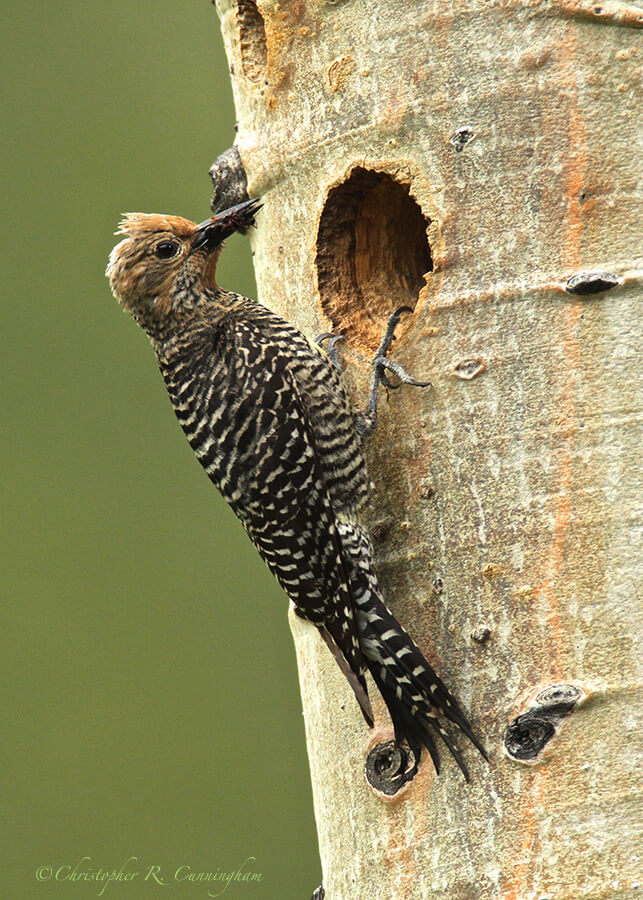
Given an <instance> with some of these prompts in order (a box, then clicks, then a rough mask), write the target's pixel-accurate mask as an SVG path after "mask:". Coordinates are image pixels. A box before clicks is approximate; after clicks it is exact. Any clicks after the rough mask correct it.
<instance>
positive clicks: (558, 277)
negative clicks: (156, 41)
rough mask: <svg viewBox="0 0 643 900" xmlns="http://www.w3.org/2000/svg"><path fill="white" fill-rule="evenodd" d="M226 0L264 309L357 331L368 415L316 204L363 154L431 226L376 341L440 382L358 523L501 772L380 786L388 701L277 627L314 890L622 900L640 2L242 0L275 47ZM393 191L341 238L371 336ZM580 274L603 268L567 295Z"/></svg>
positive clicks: (419, 405)
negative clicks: (408, 306) (300, 717)
mask: <svg viewBox="0 0 643 900" xmlns="http://www.w3.org/2000/svg"><path fill="white" fill-rule="evenodd" d="M242 5H243V7H244V9H245V10H246V12H245V19H244V21H246V22H248V21H252V22H254V23H255V27H256V22H257V21H258V20H257V17H256V16H254V13H252V15H251V14H249V13H248V12H247V9H246V8H247V7H248V5H249V4H248V2H244V4H242ZM217 7H218V10H219V13H220V15H221V22H222V28H223V35H224V39H225V43H226V48H227V53H228V57H229V60H230V63H231V66H232V69H233V78H232V81H233V88H234V95H235V102H236V106H237V112H238V119H239V136H238V148H239V151H240V154H241V157H242V160H243V162H244V165H245V168H246V171H247V175H248V190H249V194H250V196H258V195H261V196H262V198H263V202H264V204H265V206H264V209H263V210H262V213H261V215H260V220H259V225H258V230H257V233H256V236H255V238H254V249H255V253H256V259H255V262H256V272H257V281H258V285H259V291H260V298H259V299H260V300H261V301H262V302H263V303H265V304H266V305H267V306H269V307H271V308H273V309H275V310H277V311H278V312H279V313H281V314H282V315H284V316H285V317H286V318H288V319H290V320H291V321H293V322H295V323H296V324H297V325H299V326H300V327H301V328H302V329H303V330H304V331H306V332H307V333H308V334H309V335H311V336H314V335H315V334H317V333H320V332H324V331H328V330H329V329H331V328H332V327H334V328H335V330H337V331H341V330H342V328H343V326H345V331H346V333H347V334H348V335H349V336H350V335H352V336H353V337H354V340H352V341H351V342H349V343H348V344H344V345H342V359H343V365H344V366H345V367H346V377H347V379H348V381H349V384H350V386H351V389H352V391H353V396H354V398H355V403H356V404H357V405H360V404H363V403H364V401H365V396H366V388H367V383H368V376H369V370H368V357H369V353H368V349H367V348H368V347H370V346H374V344H373V340H374V336H375V335H376V333H377V329H376V328H375V325H373V327H372V329H371V331H369V327H370V326H368V323H367V324H366V325H365V326H364V327H363V328H362V325H360V324H359V323H360V322H364V321H365V320H366V318H368V317H365V316H364V311H363V309H361V308H355V309H352V310H351V308H350V302H349V303H348V304H347V303H346V302H343V303H340V304H338V306H337V313H336V321H335V322H331V321H329V319H328V318H327V317H326V315H325V313H324V309H326V311H328V309H329V307H328V306H327V304H325V305H324V306H322V298H321V297H320V285H319V272H318V268H317V260H318V258H319V256H320V249H321V250H322V251H323V253H322V256H323V255H324V253H325V259H326V270H325V271H326V272H327V271H328V259H329V250H333V246H331V247H330V248H329V247H328V246H326V247H321V248H320V246H319V239H320V230H319V224H320V221H321V220H322V217H323V215H324V209H325V204H326V203H327V199H328V196H329V194H330V193H331V192H332V191H333V190H334V189H336V188H337V187H338V186H340V187H341V185H342V184H343V183H344V182H346V181H347V179H349V177H350V175H351V173H352V172H353V171H354V170H355V169H357V168H361V169H366V170H372V171H374V172H378V173H386V174H387V175H388V176H389V177H390V178H392V179H393V180H394V181H395V182H397V183H398V184H399V185H401V186H402V187H403V190H404V191H405V192H406V193H407V194H408V196H409V197H410V198H412V199H413V202H414V203H416V204H417V205H418V206H419V207H420V209H421V210H422V213H423V215H424V217H425V218H426V220H427V222H428V224H427V231H426V234H427V237H428V242H429V245H430V258H431V263H432V270H431V271H429V272H428V273H424V274H426V278H424V279H423V281H424V286H423V287H421V290H419V296H418V297H417V298H416V303H415V310H414V313H413V315H412V316H411V317H409V319H408V320H407V322H406V323H405V327H404V328H401V329H400V332H399V338H398V340H397V342H396V344H395V347H394V356H395V359H397V360H398V361H399V362H401V363H402V364H403V365H404V366H405V367H407V369H408V371H410V372H411V373H412V374H414V375H415V376H416V377H418V378H429V379H430V380H431V383H432V387H431V388H429V389H426V390H424V391H417V390H413V389H410V388H402V389H400V390H399V391H394V392H391V393H390V396H389V398H388V402H387V401H386V400H385V401H384V402H383V403H382V406H381V417H380V425H379V428H378V431H377V433H376V435H375V436H374V437H373V438H372V439H371V441H370V443H369V446H368V461H369V469H370V474H371V478H372V479H373V482H374V489H373V492H372V503H371V508H370V511H369V514H368V515H369V524H370V525H371V526H372V533H373V535H374V537H375V542H376V549H377V554H378V555H377V561H378V572H379V575H380V577H381V580H382V584H383V587H384V589H385V592H386V595H387V597H388V599H389V602H390V604H391V607H392V609H393V611H394V612H395V613H396V615H397V617H398V618H399V619H400V621H401V622H402V623H403V624H404V625H405V626H406V627H408V629H409V631H410V632H411V634H412V635H413V636H414V637H415V639H416V640H417V641H418V643H419V645H420V647H421V648H422V649H423V651H424V653H425V655H426V656H427V658H428V660H429V661H430V662H431V663H432V664H434V665H435V667H436V669H437V671H438V672H439V673H440V674H441V675H442V676H443V677H444V679H445V681H446V682H447V684H448V685H449V686H450V687H451V688H452V689H453V690H454V691H455V693H456V695H457V696H458V697H459V698H460V699H461V701H462V704H463V706H464V708H465V709H466V710H467V711H468V712H469V713H470V715H471V719H472V721H473V723H474V725H475V726H476V727H477V729H478V731H479V733H481V734H482V735H484V738H485V741H486V744H487V747H488V749H489V751H490V756H491V764H490V765H489V766H486V765H485V764H484V763H483V762H482V761H481V760H480V759H479V758H476V755H475V752H474V751H472V749H471V748H468V747H465V748H463V749H464V753H465V756H466V758H467V762H468V764H469V766H470V769H471V772H472V784H471V785H469V786H467V785H465V784H464V783H463V782H462V779H461V778H460V777H459V775H458V772H457V770H456V768H455V766H454V765H453V764H452V763H450V762H448V763H446V764H445V766H444V771H443V773H442V775H441V776H440V777H439V778H436V777H435V775H434V773H433V771H432V768H431V765H430V762H426V761H425V763H424V764H423V766H422V767H421V770H420V772H419V774H418V775H417V776H416V778H415V779H414V780H413V782H412V783H411V784H410V785H409V786H407V787H406V788H405V789H404V790H403V791H402V792H401V793H400V794H399V795H397V797H396V798H395V799H393V800H389V801H385V800H383V799H381V798H380V797H379V796H376V795H375V794H374V792H373V791H372V790H371V788H370V787H369V786H368V784H367V783H366V781H365V778H364V762H365V759H366V755H367V753H368V750H369V749H370V748H371V747H372V746H373V744H374V743H376V741H377V740H385V739H388V738H389V737H390V736H391V730H390V728H389V727H388V725H387V720H386V717H385V714H384V708H383V703H381V702H380V701H379V698H375V704H374V705H375V711H376V715H377V716H378V721H377V723H376V731H375V732H374V733H369V732H368V730H367V729H366V728H365V726H364V723H363V720H362V718H361V716H360V713H359V710H358V708H357V706H356V704H355V702H354V700H353V698H352V696H351V695H350V688H349V687H348V685H347V684H346V682H345V679H344V678H343V676H342V675H341V673H340V672H339V670H338V669H337V666H336V664H335V662H334V660H333V659H332V658H331V656H330V654H329V653H328V651H327V649H326V647H325V646H324V644H323V642H322V641H321V640H320V639H319V636H318V634H317V633H316V631H315V629H314V628H313V627H311V626H307V625H305V624H304V623H302V622H301V621H300V620H295V619H294V617H293V621H292V622H291V626H292V629H293V633H294V636H295V644H296V648H297V656H298V660H299V666H300V675H301V685H302V696H303V703H304V712H305V718H306V729H307V738H308V750H309V755H310V764H311V774H312V780H313V789H314V798H315V810H316V817H317V824H318V831H319V842H320V852H321V858H322V864H323V870H324V885H325V888H326V896H327V898H328V900H362V898H364V900H365V898H368V900H372V898H374V897H378V898H379V897H383V898H384V897H385V898H399V900H429V898H444V897H448V898H450V900H458V898H461V900H487V898H494V900H496V898H498V900H545V898H551V900H554V898H556V900H562V898H569V900H571V898H598V897H601V898H603V897H613V898H619V900H626V898H630V897H634V896H638V892H639V882H641V881H643V877H642V876H641V858H640V857H641V854H640V852H638V853H637V851H636V849H635V832H636V821H637V814H636V809H637V806H638V807H639V808H640V793H641V792H640V787H641V785H640V774H638V775H637V769H636V760H637V752H638V751H639V749H640V747H639V746H637V742H638V730H637V724H636V723H637V713H638V712H639V710H640V696H641V691H640V673H639V671H638V670H637V660H638V658H640V651H639V650H638V649H637V637H638V636H639V635H640V634H641V613H640V606H639V605H638V603H637V589H638V588H639V586H640V574H641V563H640V554H637V545H636V538H637V534H639V533H640V532H639V530H637V529H639V528H640V520H639V519H638V518H637V487H638V480H637V472H638V470H640V462H639V461H640V456H641V452H640V447H641V429H640V424H639V423H640V420H641V393H640V381H639V383H638V384H637V376H640V372H641V366H640V362H639V359H640V346H641V334H640V325H639V321H640V316H637V315H636V313H637V306H638V305H640V300H641V289H640V283H641V281H640V280H641V268H642V265H641V260H640V258H639V259H637V258H636V256H635V253H636V250H635V248H636V246H637V234H636V225H637V221H638V218H637V209H640V204H641V197H640V193H637V183H640V168H641V158H642V154H641V153H640V148H639V150H638V152H637V151H636V141H637V129H638V130H639V132H640V127H641V112H640V111H641V109H643V103H642V102H641V100H642V98H641V96H640V82H639V80H638V79H639V77H640V62H641V58H642V56H641V47H640V31H638V30H635V28H637V27H638V25H639V24H640V7H638V6H637V5H636V4H628V5H626V4H618V3H611V2H610V3H605V4H601V6H600V9H601V10H602V12H601V13H598V12H596V10H597V9H599V7H598V6H597V5H596V4H587V5H583V4H580V3H570V2H562V0H560V2H552V3H547V2H545V0H523V2H501V0H495V2H477V0H473V2H471V3H466V4H465V3H459V2H455V0H453V2H445V0H440V2H437V0H436V2H422V3H420V2H417V3H414V2H406V3H400V2H399V0H359V2H358V0H344V2H331V0H326V2H324V0H297V2H295V0H291V2H287V0H282V2H280V3H279V2H275V0H260V2H259V3H258V5H256V9H257V12H258V13H259V14H260V15H259V19H260V20H261V22H260V26H259V27H262V28H263V31H264V34H263V37H262V36H261V35H259V36H257V35H247V34H241V24H240V19H239V16H238V15H237V3H236V0H217ZM252 47H258V48H260V52H259V57H258V58H257V59H256V60H254V61H249V60H248V59H247V58H246V59H245V61H243V60H242V52H243V53H245V54H246V55H247V54H248V52H250V51H249V48H252ZM258 67H259V69H260V70H261V71H260V75H261V77H259V76H258ZM244 72H245V73H248V72H251V73H252V77H248V75H247V74H244ZM637 179H638V180H639V181H638V182H637ZM349 199H350V198H349ZM393 205H394V215H393V220H394V223H393V224H391V221H390V220H389V219H388V218H387V216H386V204H383V212H382V216H378V217H375V216H371V218H368V215H367V213H368V209H372V206H369V204H368V203H367V204H366V205H365V207H364V209H365V210H366V212H365V213H364V215H367V218H366V219H365V220H363V221H364V222H365V223H366V224H365V225H364V227H362V226H360V227H359V228H356V226H355V225H354V222H353V224H352V225H351V224H350V221H349V222H348V224H345V225H341V223H340V225H338V229H339V230H338V234H339V237H338V244H337V248H338V249H336V250H335V251H334V252H338V253H339V252H341V253H343V254H348V256H350V253H351V252H352V253H353V254H354V256H355V259H354V262H355V272H356V273H357V274H356V275H355V279H356V282H355V283H356V284H357V285H358V288H359V289H356V290H355V293H354V300H353V301H352V302H353V303H354V304H355V305H356V306H358V305H359V304H360V302H361V301H360V297H361V296H363V291H364V290H366V287H365V285H370V287H369V288H368V290H369V291H370V293H369V294H368V298H367V299H368V311H369V316H370V319H371V320H372V321H373V323H375V324H377V322H378V320H379V318H381V317H384V316H385V314H386V313H387V312H388V311H389V310H390V309H391V308H392V307H393V306H394V305H395V300H394V299H393V300H392V301H391V297H390V296H389V292H388V288H387V284H389V283H390V274H389V275H387V272H389V273H390V270H391V265H390V264H387V262H386V260H385V259H384V257H385V256H386V255H387V254H386V253H385V252H384V251H383V249H382V248H385V247H386V246H387V236H388V238H390V240H391V241H394V240H395V235H399V231H400V228H402V229H403V209H402V212H400V208H398V204H397V200H396V201H395V203H394V204H393ZM326 211H327V212H328V208H327V209H326ZM349 218H350V217H349ZM351 221H352V220H351ZM342 229H343V231H342ZM351 229H352V231H351ZM387 229H388V231H387ZM332 231H333V230H332V228H331V229H328V228H325V229H322V232H321V234H322V237H323V235H324V234H329V233H332ZM356 231H357V233H358V239H354V238H355V233H356ZM371 234H372V242H371V241H370V239H369V235H371ZM414 234H416V233H415V232H414ZM351 235H352V236H353V237H352V238H351ZM360 235H361V236H360ZM416 239H417V235H416V237H415V238H414V240H416ZM342 240H343V241H344V242H345V243H344V244H342ZM351 240H353V244H354V245H355V247H357V250H355V247H354V248H353V250H352V251H351V247H350V241H351ZM360 242H361V243H360ZM398 243H400V242H399V241H398ZM402 243H403V242H402ZM639 246H640V241H639ZM360 247H365V248H366V249H365V250H364V252H363V253H362V252H361V251H360V250H359V248H360ZM373 248H375V249H376V250H377V253H376V252H374V251H373ZM401 252H402V251H401V250H399V249H398V248H395V253H397V254H398V255H397V256H395V254H393V256H392V258H394V259H398V260H399V259H402V260H404V257H403V255H402V256H400V255H399V254H400V253H401ZM380 256H381V259H380V262H379V263H378V258H379V257H380ZM330 258H332V257H330ZM409 258H412V259H418V258H422V256H421V253H419V251H418V252H415V253H414V254H411V256H410V257H409ZM343 260H344V262H345V261H346V260H345V259H344V257H343ZM365 260H366V261H367V262H368V266H369V270H368V272H366V273H365V272H364V261H365ZM349 261H350V260H349ZM378 265H379V266H380V268H378ZM580 271H588V272H594V271H604V272H608V273H611V274H612V275H614V276H616V282H617V283H616V284H615V286H614V287H613V288H612V289H610V290H608V291H606V292H604V293H598V294H593V295H587V296H576V295H573V294H570V293H568V292H567V291H566V290H565V283H566V281H567V279H568V278H570V277H571V276H574V275H575V274H576V273H578V272H580ZM360 273H362V274H360ZM324 277H326V276H324ZM415 277H416V274H414V273H413V272H410V273H409V277H408V278H407V279H406V281H405V282H404V283H405V284H407V285H408V284H412V283H414V282H413V279H414V278H415ZM387 278H389V281H387ZM378 284H379V285H380V289H379V296H378V288H377V285H378ZM322 287H323V286H322ZM360 291H362V294H360ZM322 293H323V291H322ZM344 300H345V298H344ZM637 301H638V302H637ZM378 304H379V306H378ZM355 323H358V324H355ZM360 329H361V330H360ZM484 629H489V634H488V636H487V637H486V639H485V638H484V637H483V639H477V640H476V639H473V638H472V634H477V635H478V638H480V635H484V634H485V631H484ZM559 683H564V684H570V685H574V686H576V687H578V688H579V689H580V691H582V692H583V694H584V696H585V699H584V702H583V703H582V704H579V705H578V707H577V708H576V709H575V711H574V712H573V714H572V715H570V716H569V717H568V718H566V719H565V723H564V725H563V726H562V727H560V728H559V729H557V731H556V734H555V736H554V737H553V739H552V740H551V741H550V742H549V743H548V744H547V746H546V747H545V749H544V751H543V752H542V753H541V754H540V755H539V756H538V758H537V761H536V763H535V764H532V765H525V764H521V763H519V762H516V761H515V760H512V759H511V758H510V757H509V756H508V755H507V753H506V752H505V751H504V748H503V739H504V735H505V732H506V729H507V727H508V726H509V724H510V723H511V721H512V720H513V719H514V718H515V717H516V716H518V715H519V714H520V713H522V712H524V711H525V709H527V707H528V705H529V702H530V701H531V700H533V698H534V697H535V696H536V695H537V694H538V692H539V691H540V690H542V689H543V688H544V687H547V686H549V685H554V684H559ZM638 728H640V725H639V726H638ZM638 759H639V771H640V756H639V757H638ZM302 891H303V893H302V896H304V895H305V890H304V889H303V888H302Z"/></svg>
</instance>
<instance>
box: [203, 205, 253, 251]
mask: <svg viewBox="0 0 643 900" xmlns="http://www.w3.org/2000/svg"><path fill="white" fill-rule="evenodd" d="M262 206H263V204H262V203H261V201H260V200H258V199H255V200H246V201H245V202H244V203H238V204H237V205H236V206H231V207H230V209H224V210H222V211H221V212H218V213H216V215H214V216H211V217H210V218H209V219H206V220H205V222H201V224H200V225H197V228H196V231H195V233H194V238H193V239H192V249H191V251H190V252H191V253H194V252H195V250H200V249H201V248H202V247H206V248H207V249H208V250H214V248H215V247H219V246H220V245H221V244H222V243H223V241H225V239H226V238H227V237H230V235H231V234H234V233H235V231H239V232H241V234H245V232H246V231H247V230H248V228H250V227H251V226H252V225H254V223H255V216H256V214H257V213H258V212H259V210H260V209H261V207H262Z"/></svg>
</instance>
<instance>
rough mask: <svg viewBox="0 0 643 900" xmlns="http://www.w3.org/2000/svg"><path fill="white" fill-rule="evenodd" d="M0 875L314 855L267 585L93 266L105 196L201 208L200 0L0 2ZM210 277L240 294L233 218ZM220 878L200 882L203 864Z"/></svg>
mask: <svg viewBox="0 0 643 900" xmlns="http://www.w3.org/2000/svg"><path fill="white" fill-rule="evenodd" d="M2 35H3V37H2V41H3V45H4V46H3V48H2V70H3V71H2V85H1V87H2V92H3V112H4V117H5V119H6V120H5V121H4V122H3V125H2V130H3V136H4V141H3V150H2V153H3V156H4V160H3V162H4V166H3V173H4V177H3V195H4V199H5V208H4V210H3V214H2V221H1V228H2V231H3V241H2V249H3V262H2V304H1V309H2V331H1V334H2V360H1V365H2V400H3V418H2V437H3V440H2V458H1V462H2V466H1V475H0V478H1V480H2V544H1V547H2V549H1V553H2V604H1V608H2V618H3V624H2V633H3V652H2V664H3V668H4V672H3V688H4V695H5V700H4V703H3V714H2V724H3V732H4V735H3V741H2V745H3V750H4V754H5V763H4V765H3V772H2V783H3V793H5V797H4V799H3V810H2V826H0V827H2V829H3V831H4V834H3V836H2V855H3V861H2V866H1V871H0V896H1V897H2V898H21V900H22V898H39V897H43V898H54V897H56V898H64V900H68V898H69V900H75V898H90V897H95V896H97V895H98V891H99V886H98V885H96V884H92V883H82V882H80V883H74V884H72V883H70V882H69V881H63V882H55V881H54V880H52V881H50V882H48V883H39V882H38V881H37V879H36V869H37V868H38V867H39V866H44V865H49V866H52V867H54V868H56V867H57V866H63V865H72V866H73V865H74V864H75V863H76V862H77V861H78V860H79V859H81V858H82V857H84V856H89V857H91V862H89V863H87V865H86V867H85V868H89V867H94V868H98V867H99V866H102V867H103V868H108V869H114V868H116V869H118V868H119V867H120V866H121V865H122V864H123V863H125V861H126V860H127V859H128V858H129V857H137V858H138V861H137V862H135V863H132V864H130V867H129V870H130V871H131V870H136V869H138V870H140V871H146V870H147V867H148V866H149V865H158V866H160V867H161V876H162V877H164V878H165V879H167V880H168V881H170V884H169V885H168V886H166V887H161V886H159V885H154V884H152V883H151V882H148V883H146V884H138V885H137V884H136V883H129V884H112V885H110V886H108V887H107V889H106V890H105V892H104V893H103V895H102V896H106V897H113V898H114V897H117V898H123V900H131V898H139V897H145V898H150V900H153V898H155V897H159V898H161V897H162V898H172V897H177V898H186V900H191V898H200V897H203V898H205V897H207V895H208V888H207V886H206V885H203V884H189V883H187V882H182V883H180V884H177V883H174V882H173V881H172V878H173V873H174V870H175V869H176V868H177V867H178V866H182V865H185V866H191V867H192V868H193V869H194V870H195V871H208V870H214V869H217V868H218V869H220V870H223V871H230V870H234V869H235V868H236V867H237V866H238V865H239V864H241V863H242V862H243V861H244V860H245V859H246V858H247V857H255V862H254V863H251V864H247V866H246V868H248V869H250V868H251V869H253V870H254V871H258V872H260V873H261V874H262V876H263V880H262V881H261V882H260V883H254V884H247V883H246V884H245V885H244V884H240V885H239V884H236V885H235V884H231V885H230V886H229V887H228V888H227V890H226V891H225V893H224V894H223V896H225V897H231V898H235V897H236V898H246V897H251V898H258V900H262V898H271V900H272V898H275V900H277V898H278V900H289V898H297V900H305V898H307V897H309V896H310V894H311V892H312V890H313V888H314V887H316V885H317V884H318V883H319V881H320V869H319V861H318V856H317V847H316V838H315V832H314V821H313V811H312V796H311V790H310V784H309V777H308V769H307V758H306V748H305V742H304V728H303V719H302V716H301V704H300V699H299V693H298V683H297V674H296V665H295V658H294V651H293V647H292V641H291V637H290V633H289V630H288V625H287V620H286V612H287V600H286V598H285V595H283V594H282V592H281V590H280V589H279V587H278V586H277V584H276V583H275V582H273V580H272V578H271V576H270V575H269V574H268V572H267V570H265V569H264V566H263V564H262V563H261V561H260V560H259V558H258V557H257V555H256V554H255V552H254V550H253V549H252V548H251V546H250V545H249V543H248V541H247V539H246V537H245V535H244V533H243V532H242V529H241V527H240V526H239V525H238V523H237V521H236V519H235V518H234V517H233V515H232V514H231V513H230V511H229V510H228V509H227V507H226V506H225V504H224V503H223V502H222V501H221V499H220V498H219V496H218V495H217V493H216V492H215V490H214V489H213V488H212V486H211V485H210V483H209V482H208V481H207V479H206V477H205V475H204V473H203V472H202V470H201V468H200V467H199V465H198V464H197V462H196V460H195V459H194V457H193V455H192V451H191V450H190V448H189V447H188V444H187V442H186V441H185V439H184V437H183V435H182V433H181V431H180V429H179V426H178V424H177V422H176V421H175V419H174V416H173V413H172V411H171V408H170V405H169V402H168V399H167V397H166V394H165V390H164V387H163V384H162V382H161V378H160V375H159V373H158V370H157V368H156V363H155V360H154V357H153V354H152V350H151V347H150V346H149V344H148V342H147V338H146V337H145V336H144V335H143V333H142V332H140V331H139V330H138V329H137V327H136V326H135V325H134V323H133V322H132V321H131V320H130V319H129V318H128V317H127V316H126V315H125V314H124V313H123V312H121V310H120V309H119V307H118V305H117V303H116V301H115V300H114V299H113V298H112V297H111V294H110V292H109V288H108V284H107V281H106V279H105V277H104V270H105V265H106V261H107V255H108V253H109V250H110V249H111V247H112V246H113V244H114V243H115V242H116V240H117V239H116V238H114V237H113V232H114V230H115V227H116V223H117V221H118V218H119V215H120V213H121V212H122V211H131V210H140V211H145V212H168V213H175V214H180V215H184V216H186V217H188V218H193V219H197V220H200V219H202V218H205V217H206V216H207V215H208V213H209V200H210V192H211V188H210V180H209V178H208V175H207V170H208V167H209V165H210V164H211V162H212V161H213V160H214V158H215V157H216V156H217V155H218V154H219V153H220V152H222V151H223V150H225V149H226V148H227V147H229V146H230V144H231V143H232V142H233V140H234V130H233V123H234V109H233V105H232V95H231V89H230V84H229V77H228V71H227V65H226V60H225V56H224V52H223V45H222V41H221V36H220V33H219V21H218V17H217V14H216V11H215V9H214V7H213V6H212V5H211V4H210V3H209V2H208V0H199V2H192V0H191V2H187V0H183V2H176V0H137V2H133V0H129V2H124V0H117V2H114V0H110V2H108V3H96V2H93V3H86V2H84V3H83V2H71V0H67V2H60V0H47V2H46V3H43V2H42V0H39V2H38V3H36V2H33V0H30V2H25V0H21V2H19V3H18V2H11V3H7V2H4V3H3V5H2ZM219 272H220V281H221V283H222V284H223V286H225V287H233V288H234V289H235V290H238V291H241V292H246V293H250V294H253V293H254V279H253V275H252V266H251V255H250V249H249V245H248V243H247V241H246V240H244V239H243V238H235V239H234V240H231V241H230V243H229V246H228V249H227V252H225V253H224V258H223V260H222V263H221V266H220V270H219ZM214 887H215V891H216V890H218V889H220V884H218V885H215V886H214Z"/></svg>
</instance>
